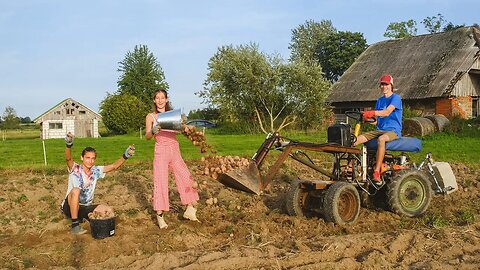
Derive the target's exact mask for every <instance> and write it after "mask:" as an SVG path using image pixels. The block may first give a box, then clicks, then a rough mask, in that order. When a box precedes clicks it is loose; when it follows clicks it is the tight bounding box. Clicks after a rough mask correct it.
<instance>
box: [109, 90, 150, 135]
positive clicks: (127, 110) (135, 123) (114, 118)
mask: <svg viewBox="0 0 480 270" xmlns="http://www.w3.org/2000/svg"><path fill="white" fill-rule="evenodd" d="M147 113H148V108H146V106H145V104H144V103H143V102H142V101H141V100H140V99H138V98H137V97H135V96H132V95H129V94H122V95H108V96H107V97H106V98H105V99H104V100H103V101H102V103H101V104H100V114H101V115H102V119H103V123H104V124H105V127H107V128H108V129H109V130H110V131H111V132H113V133H114V134H126V133H127V132H129V131H137V130H139V129H140V128H141V127H143V126H144V125H145V115H147Z"/></svg>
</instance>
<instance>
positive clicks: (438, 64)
mask: <svg viewBox="0 0 480 270" xmlns="http://www.w3.org/2000/svg"><path fill="white" fill-rule="evenodd" d="M479 40H480V28H478V27H462V28H459V29H456V30H453V31H447V32H442V33H436V34H429V35H420V36H415V37H409V38H404V39H397V40H387V41H382V42H378V43H375V44H373V45H371V46H369V47H368V48H367V49H366V50H365V51H364V52H363V53H362V54H361V55H360V56H359V57H358V59H357V60H356V61H355V62H354V63H353V64H352V66H350V68H349V69H348V70H347V71H346V72H345V73H344V74H343V75H342V77H341V78H340V79H339V80H338V81H337V82H336V83H335V84H334V85H333V86H332V93H331V95H330V97H329V100H330V101H331V102H333V103H335V102H351V101H374V100H376V99H377V98H378V97H379V90H378V80H379V78H380V76H381V75H382V74H385V73H390V74H392V76H393V78H394V83H395V89H398V91H397V92H398V94H400V95H401V96H402V98H403V99H424V98H432V97H441V96H450V94H451V91H452V89H453V86H454V85H455V83H456V82H457V81H458V80H459V78H460V77H461V76H462V75H463V74H465V73H467V72H468V71H469V69H470V68H471V67H472V64H473V63H474V62H475V61H476V60H477V59H478V58H479V57H480V49H479V46H480V42H479Z"/></svg>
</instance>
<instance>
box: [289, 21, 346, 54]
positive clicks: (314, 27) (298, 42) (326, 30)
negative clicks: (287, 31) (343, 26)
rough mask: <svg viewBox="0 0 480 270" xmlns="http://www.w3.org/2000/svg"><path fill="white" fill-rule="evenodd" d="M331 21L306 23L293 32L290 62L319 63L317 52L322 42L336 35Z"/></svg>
mask: <svg viewBox="0 0 480 270" xmlns="http://www.w3.org/2000/svg"><path fill="white" fill-rule="evenodd" d="M336 32H337V29H335V27H333V24H332V22H331V21H330V20H322V21H320V22H315V21H313V20H309V21H306V22H305V23H304V24H302V25H299V26H298V27H297V28H295V29H293V30H292V40H291V42H290V45H289V46H288V48H289V49H290V51H291V54H290V61H293V62H295V61H299V60H300V61H303V62H305V63H317V60H316V58H315V54H316V51H317V49H318V46H319V44H320V42H321V41H322V40H324V39H325V38H326V37H327V36H328V35H330V34H331V33H336Z"/></svg>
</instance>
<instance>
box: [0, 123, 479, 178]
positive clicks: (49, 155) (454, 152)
mask: <svg viewBox="0 0 480 270" xmlns="http://www.w3.org/2000/svg"><path fill="white" fill-rule="evenodd" d="M32 132H33V131H25V132H21V133H20V134H16V135H15V136H13V135H12V134H7V135H8V136H7V138H6V140H0V168H10V169H12V168H24V169H25V168H29V167H33V168H42V167H45V160H44V147H43V146H45V156H46V162H47V167H51V168H57V167H60V166H64V164H65V161H64V155H63V153H64V149H65V142H64V140H63V139H49V140H43V141H42V140H41V139H39V138H38V131H34V132H35V136H33V135H34V134H33V133H32ZM22 135H23V136H22ZM32 136H33V137H32ZM285 136H286V137H289V138H291V139H294V140H298V141H306V142H317V143H323V142H326V141H327V139H326V132H315V133H309V134H306V133H302V132H290V133H286V134H285ZM177 137H178V139H179V142H180V147H181V150H182V155H183V157H184V159H186V160H195V159H199V158H200V157H201V156H202V155H201V154H200V151H199V149H198V147H196V146H193V145H192V144H191V142H190V141H189V140H188V139H187V138H185V137H184V136H183V135H181V134H179V135H178V136H177ZM206 138H207V143H209V144H210V145H212V146H213V148H215V149H216V150H218V155H238V156H242V157H251V156H252V155H253V154H254V153H255V151H256V150H257V149H258V147H260V145H261V144H262V142H263V140H264V139H265V135H264V134H250V135H219V134H215V133H214V132H210V131H207V134H206ZM422 141H423V149H422V151H421V152H420V153H416V154H411V155H410V156H411V157H412V160H413V161H415V162H420V161H421V160H422V158H423V157H424V156H425V153H427V152H432V153H433V157H434V159H435V160H438V161H447V162H452V163H464V164H466V165H469V166H475V167H478V166H480V165H479V162H478V159H479V157H480V154H479V149H480V148H479V145H480V138H479V137H478V136H474V137H468V136H467V137H460V136H456V135H448V134H444V133H437V134H434V135H431V136H428V137H426V138H423V139H422ZM129 144H135V148H136V153H135V157H133V158H132V159H131V160H129V162H130V163H136V162H150V161H152V160H153V146H154V142H153V140H150V141H147V140H145V139H144V138H142V139H141V138H140V137H139V135H138V134H136V135H119V136H111V137H102V138H98V139H93V138H77V139H75V145H74V147H73V150H72V153H73V157H74V160H76V161H78V162H79V161H80V154H81V151H82V149H83V148H84V147H86V146H92V147H94V148H95V149H96V150H97V153H98V155H97V164H107V163H111V162H113V161H115V160H116V159H117V158H119V157H120V156H121V155H122V154H123V152H124V150H125V149H126V148H127V146H128V145H129Z"/></svg>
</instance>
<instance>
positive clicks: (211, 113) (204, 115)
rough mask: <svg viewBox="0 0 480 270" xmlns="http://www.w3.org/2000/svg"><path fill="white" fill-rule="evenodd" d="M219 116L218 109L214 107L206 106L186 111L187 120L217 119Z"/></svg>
mask: <svg viewBox="0 0 480 270" xmlns="http://www.w3.org/2000/svg"><path fill="white" fill-rule="evenodd" d="M219 117H220V114H219V111H218V109H216V108H213V107H208V108H203V109H198V110H191V111H190V112H189V113H188V117H187V118H188V120H194V119H204V120H214V121H215V120H218V119H219Z"/></svg>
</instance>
